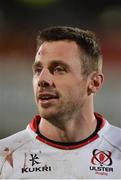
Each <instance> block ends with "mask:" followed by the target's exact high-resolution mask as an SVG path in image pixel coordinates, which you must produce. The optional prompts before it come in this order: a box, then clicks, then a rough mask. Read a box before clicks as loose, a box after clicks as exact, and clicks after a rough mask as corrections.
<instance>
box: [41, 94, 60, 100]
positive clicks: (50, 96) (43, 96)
mask: <svg viewBox="0 0 121 180" xmlns="http://www.w3.org/2000/svg"><path fill="white" fill-rule="evenodd" d="M58 98H59V96H58V95H57V94H50V93H40V94H39V95H38V99H39V100H42V101H44V100H51V99H58Z"/></svg>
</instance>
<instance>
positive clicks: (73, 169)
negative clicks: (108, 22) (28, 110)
mask: <svg viewBox="0 0 121 180" xmlns="http://www.w3.org/2000/svg"><path fill="white" fill-rule="evenodd" d="M103 81H104V75H103V73H102V54H101V50H100V47H99V44H98V41H97V39H96V37H95V35H94V34H93V33H91V32H90V31H84V30H81V29H78V28H72V27H51V28H48V29H45V30H43V31H42V32H40V33H39V36H38V38H37V53H36V57H35V62H34V64H33V88H34V95H35V101H36V104H37V107H38V111H39V115H37V116H35V118H34V119H33V120H32V122H30V124H29V125H28V126H27V129H26V130H23V131H21V132H19V133H17V134H14V135H12V136H10V137H8V138H5V139H3V140H1V141H0V177H1V178H6V179H7V178H11V179H12V178H19V179H21V178H26V179H27V178H28V179H30V178H40V179H41V178H51V179H54V178H59V179H61V178H73V179H84V178H85V179H88V178H90V179H95V178H97V179H99V178H107V179H110V178H112V179H113V178H121V171H120V167H121V129H119V128H117V127H114V126H112V125H110V124H109V123H108V122H107V120H105V119H104V118H103V117H102V116H101V115H99V114H98V113H94V106H93V96H94V94H95V93H97V92H98V90H99V89H100V88H101V86H102V84H103Z"/></svg>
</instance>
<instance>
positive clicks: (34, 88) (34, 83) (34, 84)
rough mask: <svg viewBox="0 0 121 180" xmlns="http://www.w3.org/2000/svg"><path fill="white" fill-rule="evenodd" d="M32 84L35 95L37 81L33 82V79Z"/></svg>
mask: <svg viewBox="0 0 121 180" xmlns="http://www.w3.org/2000/svg"><path fill="white" fill-rule="evenodd" d="M32 84H33V90H34V94H36V90H37V81H35V79H33V81H32Z"/></svg>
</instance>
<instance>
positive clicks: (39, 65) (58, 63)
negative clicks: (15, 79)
mask: <svg viewBox="0 0 121 180" xmlns="http://www.w3.org/2000/svg"><path fill="white" fill-rule="evenodd" d="M56 65H62V66H64V67H65V68H67V69H70V67H69V65H68V64H66V63H65V62H63V61H61V60H53V61H51V62H50V63H49V66H56ZM41 66H42V63H41V62H40V61H37V62H34V63H33V65H32V68H35V67H41Z"/></svg>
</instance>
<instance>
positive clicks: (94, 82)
mask: <svg viewBox="0 0 121 180" xmlns="http://www.w3.org/2000/svg"><path fill="white" fill-rule="evenodd" d="M103 82H104V75H103V74H102V73H97V72H93V73H92V74H90V75H89V84H88V94H92V93H96V92H98V91H99V90H100V89H101V87H102V84H103Z"/></svg>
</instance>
